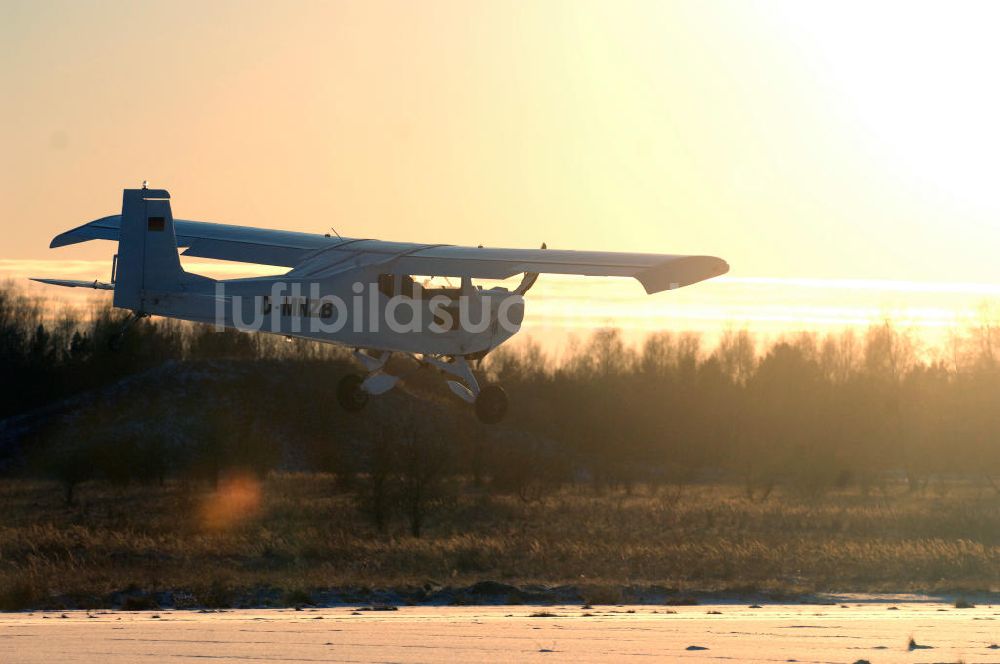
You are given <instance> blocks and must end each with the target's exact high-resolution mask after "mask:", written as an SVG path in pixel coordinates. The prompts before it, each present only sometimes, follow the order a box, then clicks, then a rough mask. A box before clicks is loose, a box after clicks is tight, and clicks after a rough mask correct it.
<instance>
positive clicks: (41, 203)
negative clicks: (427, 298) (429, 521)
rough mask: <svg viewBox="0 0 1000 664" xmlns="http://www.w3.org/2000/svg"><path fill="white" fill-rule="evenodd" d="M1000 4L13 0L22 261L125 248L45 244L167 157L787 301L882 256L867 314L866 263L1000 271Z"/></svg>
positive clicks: (365, 225) (179, 165)
mask: <svg viewBox="0 0 1000 664" xmlns="http://www.w3.org/2000/svg"><path fill="white" fill-rule="evenodd" d="M998 24H1000V5H998V4H963V3H955V2H947V3H939V4H922V3H913V2H902V3H871V2H857V3H845V2H831V3H826V4H818V3H807V2H788V3H786V2H718V1H717V2H706V1H700V2H621V1H613V2H582V1H579V0H575V1H571V2H545V1H538V2H527V1H525V2H499V1H490V2H472V1H469V0H463V1H459V2H435V1H427V2H402V1H400V2H388V3H383V2H372V1H370V0H365V1H364V2H329V3H320V2H263V3H252V2H245V1H241V2H163V3H150V2H131V3H123V2H99V3H93V2H86V3H84V2H65V3H63V2H12V1H11V0H0V85H2V89H3V102H4V103H3V104H2V106H0V139H2V149H0V220H2V221H0V223H2V224H3V230H4V242H3V245H2V246H3V251H2V255H0V258H4V259H18V260H21V261H30V260H35V259H45V260H52V259H70V258H72V259H98V258H100V259H105V258H107V257H109V256H110V254H111V253H113V251H112V249H113V248H112V247H111V246H110V245H108V244H106V243H91V246H80V247H74V248H70V249H63V250H60V251H59V253H58V254H56V252H54V251H51V252H50V251H49V250H48V249H47V244H48V241H49V240H50V238H51V237H52V236H53V235H55V234H56V233H58V232H60V231H62V230H65V229H66V228H68V227H71V226H74V225H77V224H80V223H83V222H86V221H89V220H91V219H94V218H97V217H100V216H103V215H106V214H112V213H115V212H117V211H118V210H119V207H120V202H121V191H120V190H121V189H122V188H123V187H126V186H137V185H138V184H139V183H140V182H141V181H142V180H143V179H148V180H149V182H150V183H151V185H154V186H157V187H164V188H167V189H169V190H170V191H171V193H172V195H173V198H174V213H175V214H176V215H177V216H179V217H184V218H190V219H202V220H212V221H221V222H229V223H239V224H247V225H258V226H271V227H281V228H288V229H295V230H304V231H316V232H322V231H326V230H327V229H328V228H329V227H330V226H331V225H333V226H336V228H337V230H338V231H339V232H340V233H341V234H342V235H345V236H354V237H374V238H382V239H393V240H415V241H425V242H443V243H455V244H487V245H494V246H536V245H538V244H539V243H541V242H542V241H543V240H544V241H546V242H547V243H548V245H549V246H550V247H559V248H580V249H593V248H596V249H609V250H622V251H630V250H632V251H653V252H664V253H708V254H714V255H718V256H722V257H724V258H726V259H727V260H728V261H729V262H730V264H731V266H732V269H733V272H732V275H733V277H734V278H740V279H745V278H753V279H758V278H767V279H775V280H776V281H774V282H772V283H770V285H771V288H770V289H769V290H767V293H768V297H769V298H770V300H771V301H774V302H780V301H781V300H782V295H781V293H782V290H781V289H782V288H784V287H786V285H787V284H788V283H792V284H794V283H795V282H794V281H788V280H796V279H798V280H801V279H818V280H836V281H833V282H829V283H832V284H841V285H844V284H845V282H844V281H842V280H845V279H860V280H866V281H863V282H849V283H848V285H847V286H846V287H845V288H844V289H842V290H841V291H838V293H839V295H837V296H836V297H837V298H840V299H839V300H838V304H837V305H836V306H842V307H844V308H845V310H849V309H850V308H851V306H852V301H853V300H852V298H854V297H855V295H856V288H855V286H857V284H858V283H862V284H868V285H867V286H862V287H863V288H867V289H868V290H872V289H875V290H878V289H879V288H881V286H880V285H879V283H880V282H878V281H874V282H871V281H867V280H884V279H891V280H901V281H907V282H920V283H921V284H928V283H929V284H939V283H959V284H975V285H973V286H970V287H971V288H973V289H976V288H981V287H982V285H983V284H987V285H988V284H998V283H1000V270H998V269H997V263H996V260H995V258H994V254H995V252H996V250H997V247H1000V224H998V219H1000V217H998V212H1000V195H998V192H1000V177H998V176H1000V87H998V86H997V85H996V65H997V63H998V62H1000V40H998V39H996V35H995V31H996V26H997V25H998ZM103 272H104V271H103V270H102V272H101V273H99V274H95V275H94V276H104V274H103ZM737 283H740V282H737ZM765 283H767V282H765ZM850 283H854V284H855V286H851V285H850ZM872 284H874V285H872ZM732 285H733V284H732V282H731V283H730V285H729V286H726V285H725V283H723V284H721V285H716V286H709V285H705V286H698V287H696V288H703V289H704V291H703V292H704V293H705V294H706V297H708V296H709V295H712V293H715V295H713V296H712V307H713V310H712V312H711V315H712V317H714V318H718V319H725V318H727V317H728V318H733V319H736V320H737V321H739V320H742V319H745V318H743V316H744V311H743V310H742V309H740V308H739V307H746V306H747V304H748V302H752V301H753V297H751V298H750V299H749V300H748V299H747V296H745V294H744V295H743V296H741V297H743V299H742V300H738V301H737V300H733V302H732V304H733V306H734V308H733V309H731V310H730V309H727V306H729V303H727V300H726V299H725V297H719V296H718V293H719V292H725V291H724V290H723V291H719V290H718V289H726V288H730V289H731V288H732ZM627 286H628V290H627V292H626V293H625V295H627V296H629V297H632V296H635V295H636V294H637V293H641V288H640V287H639V286H638V284H627ZM712 288H715V289H716V290H715V291H712V290H711V289H712ZM932 288H933V286H932ZM959 290H960V291H961V292H962V293H963V294H964V296H967V295H968V293H967V292H966V290H967V289H965V288H964V287H960V288H959ZM987 290H989V289H988V288H987ZM601 292H605V291H601ZM889 292H892V289H891V288H890V289H889ZM674 295H676V294H671V293H667V294H663V295H659V296H655V298H652V299H650V300H649V302H647V304H650V303H651V304H653V305H656V306H661V307H663V308H664V309H665V310H666V309H669V307H670V306H671V302H672V301H671V297H673V296H674ZM939 295H940V293H939ZM685 297H686V298H688V299H690V301H691V302H696V301H697V297H698V294H697V292H696V291H695V289H691V293H690V294H689V295H686V296H685ZM887 297H889V298H890V300H891V298H893V297H895V296H894V295H888V296H887ZM692 298H693V299H692ZM967 300H968V297H966V300H965V301H967ZM891 301H895V300H891ZM875 306H876V308H877V306H880V305H875ZM913 306H914V307H919V306H921V302H919V301H917V302H914V303H913ZM941 306H944V307H945V308H947V307H948V306H949V305H948V304H947V302H945V303H944V304H942V305H941ZM963 306H965V305H963ZM789 311H792V313H790V314H789V316H790V317H791V318H792V319H794V318H795V317H796V316H797V315H799V314H795V313H794V311H793V310H789ZM530 315H531V313H530V311H529V317H530ZM706 315H707V314H706ZM806 322H808V321H806ZM788 324H789V325H792V326H794V325H795V324H796V323H795V320H792V321H791V322H789V323H788Z"/></svg>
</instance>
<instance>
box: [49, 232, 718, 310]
mask: <svg viewBox="0 0 1000 664" xmlns="http://www.w3.org/2000/svg"><path fill="white" fill-rule="evenodd" d="M120 227H121V215H112V216H109V217H104V218H102V219H98V220H96V221H92V222H90V223H89V224H85V225H83V226H80V227H78V228H74V229H73V230H70V231H66V232H65V233H62V234H60V235H57V236H56V237H55V238H54V239H53V240H52V243H51V245H50V246H52V247H62V246H66V245H70V244H76V243H77V242H85V241H87V240H95V239H104V240H117V239H118V233H119V229H120ZM174 229H175V233H176V235H177V246H178V247H186V249H185V251H184V255H185V256H193V257H198V258H215V259H220V260H229V261H239V262H243V263H258V264H264V265H276V266H283V267H289V268H292V270H291V271H290V272H289V273H288V276H289V277H297V278H313V279H321V278H324V277H330V276H334V275H337V274H341V273H344V272H349V271H352V270H356V269H360V268H368V267H375V266H378V268H379V270H380V271H381V272H383V273H387V274H420V275H439V276H451V277H472V278H479V279H506V278H508V277H512V276H514V275H516V274H519V273H522V272H529V273H531V272H534V273H542V272H544V273H552V274H578V275H587V276H615V277H634V278H635V279H638V280H639V282H640V283H642V285H643V287H644V288H645V289H646V292H647V293H657V292H659V291H663V290H669V289H673V288H679V287H681V286H688V285H690V284H693V283H697V282H699V281H703V280H705V279H710V278H712V277H716V276H719V275H721V274H725V273H726V272H728V271H729V265H728V264H727V263H726V262H725V261H724V260H722V259H720V258H715V257H714V256H677V255H669V254H645V253H643V254H638V253H617V252H609V251H568V250H557V249H495V248H485V247H459V246H453V245H442V244H417V243H407V242H384V241H381V240H370V239H352V238H339V237H328V236H326V235H321V234H313V233H298V232H294V231H279V230H269V229H263V228H252V227H247V226H231V225H227V224H215V223H209V222H204V221H188V220H184V219H175V220H174Z"/></svg>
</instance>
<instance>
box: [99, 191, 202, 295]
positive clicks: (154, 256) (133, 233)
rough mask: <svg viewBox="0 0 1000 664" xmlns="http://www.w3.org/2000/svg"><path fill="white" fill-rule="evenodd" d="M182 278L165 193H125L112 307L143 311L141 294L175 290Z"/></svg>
mask: <svg viewBox="0 0 1000 664" xmlns="http://www.w3.org/2000/svg"><path fill="white" fill-rule="evenodd" d="M184 274H185V272H184V270H183V268H181V261H180V258H179V257H178V256H177V236H176V235H175V234H174V217H173V214H171V212H170V194H169V193H168V192H167V191H166V190H165V189H126V190H125V193H124V196H123V197H122V222H121V231H120V234H119V237H118V269H117V273H116V276H115V298H114V305H115V306H116V307H120V308H122V309H132V310H134V311H143V299H144V297H145V291H156V292H166V291H171V290H177V289H178V288H179V287H180V283H181V281H182V279H183V276H184Z"/></svg>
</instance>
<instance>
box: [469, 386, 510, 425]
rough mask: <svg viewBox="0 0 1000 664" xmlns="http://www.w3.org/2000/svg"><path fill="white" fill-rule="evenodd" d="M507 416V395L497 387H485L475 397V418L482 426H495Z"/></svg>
mask: <svg viewBox="0 0 1000 664" xmlns="http://www.w3.org/2000/svg"><path fill="white" fill-rule="evenodd" d="M506 414H507V393H506V392H504V390H503V388H502V387H500V386H499V385H487V386H486V387H484V388H483V389H481V390H480V391H479V396H478V397H476V417H478V418H479V421H480V422H482V423H483V424H496V423H497V422H499V421H500V420H502V419H503V416H504V415H506Z"/></svg>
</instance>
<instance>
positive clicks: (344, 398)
mask: <svg viewBox="0 0 1000 664" xmlns="http://www.w3.org/2000/svg"><path fill="white" fill-rule="evenodd" d="M362 382H364V379H362V378H361V376H358V375H357V374H347V375H346V376H344V377H343V378H341V379H340V382H339V383H337V402H338V403H339V404H340V407H341V408H343V409H344V410H346V411H347V412H349V413H357V412H360V411H361V409H362V408H364V407H365V404H367V403H368V393H367V392H365V391H364V390H363V389H361V383H362Z"/></svg>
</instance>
